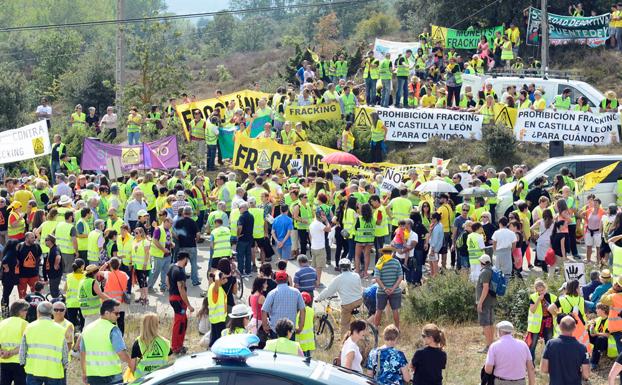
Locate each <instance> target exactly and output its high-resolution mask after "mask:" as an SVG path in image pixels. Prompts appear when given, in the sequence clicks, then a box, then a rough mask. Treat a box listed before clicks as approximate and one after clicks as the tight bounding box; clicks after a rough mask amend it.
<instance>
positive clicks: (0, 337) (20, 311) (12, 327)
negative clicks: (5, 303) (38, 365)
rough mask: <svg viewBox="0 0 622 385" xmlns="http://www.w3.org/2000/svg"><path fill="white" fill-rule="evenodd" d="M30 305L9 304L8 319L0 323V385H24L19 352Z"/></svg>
mask: <svg viewBox="0 0 622 385" xmlns="http://www.w3.org/2000/svg"><path fill="white" fill-rule="evenodd" d="M29 307H30V305H29V304H28V302H26V301H24V300H23V299H18V300H16V301H14V302H13V303H12V304H11V308H10V309H9V314H8V315H9V317H7V318H5V319H4V320H2V321H1V322H0V372H1V376H2V384H7V385H10V384H11V383H13V384H15V385H20V384H21V385H25V384H26V373H25V372H24V367H23V366H22V365H20V356H19V350H20V345H21V342H22V339H23V335H24V330H25V329H26V327H27V326H28V321H26V314H28V308H29Z"/></svg>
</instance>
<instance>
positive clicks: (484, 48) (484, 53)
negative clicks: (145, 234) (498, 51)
mask: <svg viewBox="0 0 622 385" xmlns="http://www.w3.org/2000/svg"><path fill="white" fill-rule="evenodd" d="M477 52H478V53H479V57H480V58H482V59H487V60H490V46H489V45H488V39H487V38H486V36H484V35H482V38H481V39H480V41H479V43H477Z"/></svg>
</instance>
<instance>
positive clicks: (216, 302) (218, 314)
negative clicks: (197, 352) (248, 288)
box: [205, 271, 229, 347]
mask: <svg viewBox="0 0 622 385" xmlns="http://www.w3.org/2000/svg"><path fill="white" fill-rule="evenodd" d="M227 279H229V278H225V277H223V273H222V272H220V271H218V272H216V274H215V275H214V282H212V283H210V285H209V287H208V289H207V292H206V293H205V296H206V297H207V306H208V309H209V313H208V319H209V323H210V326H211V329H210V330H211V334H210V343H209V346H210V347H211V346H212V345H213V344H214V342H216V340H217V339H218V338H220V336H221V334H222V331H223V330H225V327H226V325H227V324H226V320H227V294H226V293H225V291H224V290H223V288H222V285H223V283H225V282H226V280H227Z"/></svg>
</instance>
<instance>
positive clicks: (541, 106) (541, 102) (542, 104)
mask: <svg viewBox="0 0 622 385" xmlns="http://www.w3.org/2000/svg"><path fill="white" fill-rule="evenodd" d="M533 96H534V101H533V104H532V105H531V107H530V108H531V109H532V110H534V111H544V110H545V109H546V100H545V99H544V98H543V97H542V91H540V90H536V91H535V92H534V93H533Z"/></svg>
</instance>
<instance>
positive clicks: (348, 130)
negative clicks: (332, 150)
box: [341, 121, 354, 152]
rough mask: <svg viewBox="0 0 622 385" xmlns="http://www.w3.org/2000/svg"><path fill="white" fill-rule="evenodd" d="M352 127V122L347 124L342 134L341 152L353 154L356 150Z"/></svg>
mask: <svg viewBox="0 0 622 385" xmlns="http://www.w3.org/2000/svg"><path fill="white" fill-rule="evenodd" d="M352 125H353V123H352V122H351V121H348V122H346V126H345V127H344V129H343V131H342V133H341V150H342V151H344V152H351V151H352V150H354V134H352Z"/></svg>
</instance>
